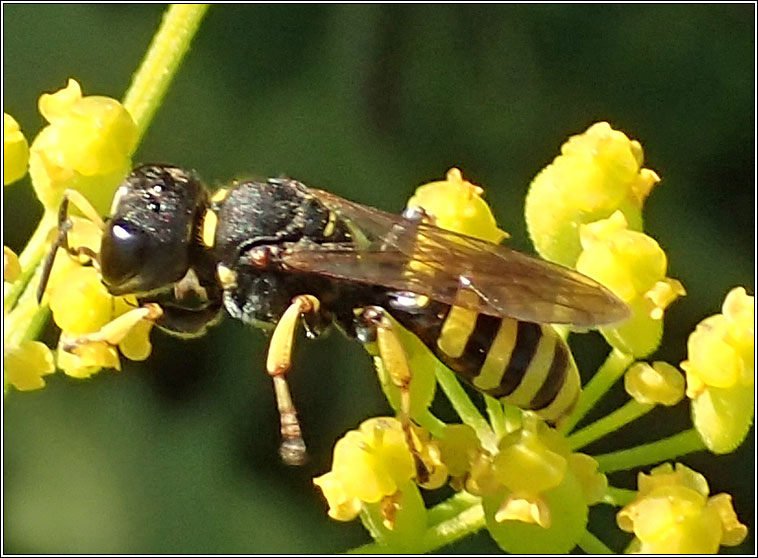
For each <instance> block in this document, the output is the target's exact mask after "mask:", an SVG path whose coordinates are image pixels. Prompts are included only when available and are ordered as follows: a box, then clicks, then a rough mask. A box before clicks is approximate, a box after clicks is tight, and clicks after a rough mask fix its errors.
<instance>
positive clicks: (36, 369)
mask: <svg viewBox="0 0 758 558" xmlns="http://www.w3.org/2000/svg"><path fill="white" fill-rule="evenodd" d="M3 365H4V367H5V370H4V374H5V382H6V383H9V384H11V385H13V387H15V388H16V389H17V390H20V391H29V390H33V389H40V388H43V387H45V380H44V379H43V376H46V375H48V374H52V373H53V372H55V364H54V363H53V355H52V353H51V352H50V349H49V348H48V347H47V345H45V344H44V343H40V342H39V341H24V342H22V343H21V344H20V345H19V346H18V347H6V348H5V349H4V351H3Z"/></svg>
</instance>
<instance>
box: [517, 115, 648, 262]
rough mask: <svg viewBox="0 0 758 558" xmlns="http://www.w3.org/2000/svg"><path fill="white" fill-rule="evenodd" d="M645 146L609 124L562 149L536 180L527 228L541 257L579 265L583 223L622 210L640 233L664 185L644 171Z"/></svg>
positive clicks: (597, 126) (529, 201)
mask: <svg viewBox="0 0 758 558" xmlns="http://www.w3.org/2000/svg"><path fill="white" fill-rule="evenodd" d="M642 160H643V155H642V146H641V145H640V144H639V142H637V141H635V140H630V139H629V138H628V137H627V136H626V135H625V134H623V133H622V132H619V131H617V130H613V129H612V128H611V126H610V125H609V124H608V123H607V122H598V123H596V124H593V125H592V126H590V128H588V129H587V131H586V132H584V133H583V134H580V135H577V136H573V137H571V138H569V140H568V141H567V142H566V143H565V144H563V146H562V147H561V155H559V156H558V157H556V158H555V159H554V160H553V162H552V163H551V164H550V165H548V166H547V167H545V168H544V169H543V170H542V171H540V173H539V174H538V175H537V176H536V177H535V178H534V180H533V181H532V183H531V185H530V187H529V193H528V194H527V198H526V207H525V214H526V223H527V227H528V229H529V235H530V236H531V238H532V242H533V243H534V246H535V248H536V249H537V252H538V253H539V254H540V255H541V256H542V257H543V258H545V259H548V260H551V261H555V262H558V263H561V264H563V265H567V266H573V265H574V263H575V262H576V259H577V257H579V253H580V252H581V245H580V242H579V234H578V231H579V228H580V226H581V225H582V224H586V223H591V222H593V221H598V220H600V219H605V218H607V217H609V216H610V215H612V214H613V213H614V212H616V211H621V212H622V213H623V214H624V216H625V217H626V219H627V222H628V223H629V226H630V228H631V229H633V230H642V216H641V209H642V204H643V202H644V200H645V198H646V197H647V195H648V194H649V193H650V190H651V189H652V188H653V186H654V185H655V184H656V183H657V182H658V181H659V180H660V179H659V178H658V175H656V174H655V172H653V171H652V170H649V169H644V168H641V167H642Z"/></svg>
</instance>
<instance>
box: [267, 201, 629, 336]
mask: <svg viewBox="0 0 758 558" xmlns="http://www.w3.org/2000/svg"><path fill="white" fill-rule="evenodd" d="M312 193H313V195H314V196H315V197H316V198H317V199H318V200H319V201H321V202H322V203H323V204H324V205H325V206H326V207H327V208H328V209H329V210H330V211H333V212H334V213H335V214H336V216H337V217H338V218H339V219H341V220H342V221H343V222H344V223H345V224H346V226H347V227H348V229H349V230H350V231H351V233H352V236H353V241H352V242H349V243H331V244H330V243H327V244H315V243H307V244H294V245H292V246H291V247H290V248H288V249H287V250H286V251H285V252H284V253H283V254H282V256H281V257H282V260H281V262H282V264H283V265H284V266H285V267H286V268H289V269H293V270H299V271H305V272H313V273H318V274H320V275H324V276H327V277H333V278H337V279H346V280H351V281H357V282H362V283H369V284H374V285H380V286H384V287H387V288H390V289H394V290H398V291H410V292H414V293H418V294H423V295H426V296H428V297H429V298H431V299H433V300H437V301H440V302H444V303H447V304H454V305H457V306H462V307H464V308H469V309H471V310H475V311H477V312H480V313H483V314H489V315H492V316H509V317H512V318H516V319H519V320H524V321H531V322H542V323H555V324H572V325H575V326H579V327H591V326H596V325H601V324H606V323H613V322H617V321H620V320H623V319H625V318H626V317H628V315H629V310H628V308H627V306H626V305H625V304H624V303H623V302H621V301H620V300H619V299H618V298H617V297H616V296H614V295H613V294H612V293H611V292H610V291H608V289H606V288H605V287H603V286H602V285H600V284H599V283H597V282H596V281H594V280H592V279H590V278H589V277H586V276H585V275H582V274H581V273H579V272H577V271H574V270H572V269H568V268H565V267H563V266H559V265H557V264H553V263H550V262H547V261H545V260H541V259H538V258H535V257H532V256H528V255H526V254H522V253H520V252H516V251H515V250H511V249H510V248H507V247H505V246H502V245H499V244H492V243H490V242H486V241H483V240H479V239H476V238H472V237H468V236H464V235H461V234H458V233H455V232H452V231H448V230H445V229H441V228H438V227H435V226H432V225H429V224H425V223H418V222H416V221H413V220H410V219H406V218H404V217H402V216H399V215H393V214H391V213H387V212H384V211H381V210H378V209H375V208H371V207H367V206H364V205H361V204H358V203H354V202H351V201H348V200H345V199H343V198H341V197H339V196H336V195H334V194H330V193H328V192H323V191H321V190H312Z"/></svg>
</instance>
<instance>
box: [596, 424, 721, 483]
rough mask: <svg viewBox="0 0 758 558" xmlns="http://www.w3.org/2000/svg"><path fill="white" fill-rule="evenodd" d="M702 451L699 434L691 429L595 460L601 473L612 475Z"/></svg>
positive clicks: (703, 447) (607, 454) (601, 456)
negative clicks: (616, 472)
mask: <svg viewBox="0 0 758 558" xmlns="http://www.w3.org/2000/svg"><path fill="white" fill-rule="evenodd" d="M704 449H706V448H705V444H703V440H702V439H701V438H700V434H698V433H697V430H695V429H694V428H691V429H690V430H685V431H684V432H680V433H679V434H675V435H674V436H670V437H668V438H664V439H663V440H658V441H657V442H651V443H649V444H644V445H641V446H637V447H635V448H630V449H626V450H621V451H614V452H612V453H606V454H603V455H598V456H595V459H596V460H597V462H598V469H599V470H600V471H601V472H603V473H612V472H614V471H626V470H628V469H632V468H634V467H642V466H644V465H650V464H653V463H660V462H662V461H668V460H670V459H674V458H676V457H681V456H682V455H686V454H688V453H692V452H695V451H700V450H704Z"/></svg>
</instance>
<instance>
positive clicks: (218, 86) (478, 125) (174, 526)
mask: <svg viewBox="0 0 758 558" xmlns="http://www.w3.org/2000/svg"><path fill="white" fill-rule="evenodd" d="M162 10H163V7H162V6H159V5H120V6H118V5H113V6H105V5H103V6H99V5H83V6H77V5H64V6H54V5H7V4H6V5H3V47H4V66H3V78H4V79H3V94H4V101H3V108H4V110H5V111H7V112H9V113H11V114H12V115H14V116H15V117H16V119H17V120H18V121H19V123H20V124H21V126H22V128H23V130H24V132H25V133H26V135H27V137H29V138H31V137H33V136H34V134H35V133H36V131H38V130H39V129H40V127H41V126H42V124H43V122H42V119H41V117H40V116H39V115H38V114H37V112H36V102H37V98H38V96H39V94H40V93H42V92H49V91H54V90H56V89H58V88H61V87H63V86H64V85H65V83H66V80H67V78H69V77H75V78H76V79H77V80H78V81H79V82H80V83H81V84H82V88H83V89H84V92H85V93H86V94H105V95H110V96H113V97H116V98H119V97H121V95H122V94H123V92H124V91H125V90H126V88H127V86H128V84H129V81H130V78H131V74H132V72H133V71H134V70H135V68H136V67H137V66H138V64H139V62H140V59H141V56H142V54H143V53H144V52H145V49H146V47H147V45H148V43H149V41H150V38H151V36H152V34H153V33H154V31H155V29H156V27H157V25H158V22H159V19H160V16H161V13H162ZM754 17H755V7H754V6H753V5H749V4H742V5H732V6H729V5H718V6H716V5H714V6H708V5H669V6H666V5H649V6H647V5H612V6H591V5H574V6H570V5H554V6H551V5H526V6H516V5H486V6H463V5H461V6H455V5H440V6H433V5H421V6H402V5H389V6H381V5H359V6H350V5H294V6H280V5H259V6H255V5H246V6H233V5H220V6H216V7H213V8H212V9H211V10H210V12H209V14H208V16H207V19H206V20H205V22H204V23H203V25H202V27H201V29H200V31H199V34H198V36H197V37H196V41H195V42H194V45H193V49H192V50H191V52H190V53H189V55H188V56H187V58H186V60H185V62H184V64H183V66H182V68H181V70H180V71H179V73H178V75H177V77H176V80H175V83H174V84H173V86H172V87H171V89H170V91H169V93H168V95H167V97H166V99H165V102H164V104H163V106H162V107H161V109H160V110H159V112H158V113H157V116H156V118H155V120H154V122H153V124H152V126H151V127H150V129H149V131H148V133H147V135H146V137H145V139H144V141H143V143H142V144H141V146H140V148H139V150H138V152H137V154H136V157H135V162H156V161H162V162H172V163H175V164H178V165H185V166H189V167H193V168H195V169H197V170H198V171H199V172H200V174H201V175H202V176H204V177H205V178H206V179H207V180H208V181H209V183H211V184H218V183H220V182H223V181H224V180H228V179H230V178H232V177H234V176H240V175H244V174H248V175H251V174H252V175H261V176H262V175H279V174H287V175H289V176H293V177H297V178H299V179H301V180H303V181H305V182H306V183H308V184H311V185H314V186H318V187H320V188H326V189H329V190H332V191H334V192H336V193H339V194H341V195H344V196H347V197H350V198H353V199H355V200H357V201H360V202H363V203H366V204H370V205H375V206H378V207H381V208H383V209H387V210H391V211H398V210H400V209H401V208H402V206H403V205H404V201H405V200H406V199H407V197H408V196H409V195H410V193H411V192H412V191H413V188H414V187H416V186H417V185H419V184H421V183H424V182H428V181H430V180H433V179H439V178H441V177H442V176H444V173H445V171H446V170H447V169H448V168H449V167H451V166H454V165H455V166H459V167H460V168H461V169H462V170H463V172H464V175H465V176H466V177H468V178H470V179H471V180H472V181H474V182H476V183H479V184H482V185H484V186H485V187H486V189H487V196H488V200H489V201H490V202H491V205H492V207H493V208H494V211H495V214H496V216H497V218H498V220H499V222H500V224H501V226H503V228H506V229H507V230H509V231H510V232H511V233H512V234H513V239H512V242H511V245H512V246H514V247H516V248H519V249H524V250H529V244H528V240H527V236H526V233H525V226H524V224H523V199H524V195H525V193H526V188H527V186H528V184H529V182H530V180H531V179H532V177H533V176H534V175H535V174H536V173H537V172H538V171H539V170H540V169H541V168H542V167H544V166H545V165H546V164H548V163H549V162H550V161H551V160H552V158H553V157H555V156H556V155H557V154H558V150H559V147H560V145H561V143H562V142H563V141H565V139H566V138H567V137H568V136H569V135H571V134H575V133H580V132H582V131H584V130H585V129H586V128H587V127H588V126H589V125H590V124H592V123H593V122H596V121H599V120H608V121H610V122H611V124H612V125H613V126H614V127H615V128H617V129H621V130H623V131H624V132H626V133H627V134H628V135H629V136H630V137H632V138H635V139H638V140H640V141H641V142H642V145H643V147H644V149H645V159H646V160H645V165H646V166H647V167H649V168H652V169H654V170H655V171H656V172H658V173H659V174H660V176H661V177H662V179H663V180H662V182H661V184H660V185H659V186H658V187H657V188H656V189H655V190H654V192H653V193H652V195H651V197H650V198H649V201H648V202H647V205H646V208H645V215H646V230H647V232H648V233H649V234H651V235H652V236H654V237H655V238H656V239H658V240H659V242H660V243H661V245H662V246H663V247H664V249H665V250H666V251H667V254H668V255H669V258H670V272H669V274H670V275H671V276H673V277H676V278H679V279H680V280H682V281H683V283H684V284H685V285H686V287H687V290H688V296H687V297H686V298H685V299H683V300H681V301H678V302H677V303H676V304H675V305H674V307H673V308H672V309H671V311H670V312H668V314H667V317H666V323H667V329H666V333H665V337H664V346H663V347H662V348H661V349H660V350H659V352H658V354H657V355H656V357H657V358H661V359H666V360H668V361H670V362H672V363H678V362H680V361H681V360H684V358H685V357H686V336H687V334H688V333H689V332H690V331H691V330H692V329H693V328H694V326H695V324H696V323H697V322H698V321H699V320H701V319H702V318H704V317H705V316H707V315H710V314H713V313H716V312H717V311H719V309H720V305H721V301H722V300H723V297H724V296H725V294H726V293H727V292H728V290H729V289H730V288H732V287H733V286H736V285H744V286H746V287H747V288H748V291H749V292H750V293H752V292H753V290H754V264H755V253H754V240H755V235H754V230H755V218H754V215H755V213H754V210H755V188H754V186H755V183H754V176H755V143H754V141H755V130H754V122H755V112H754V109H755V99H754V80H755V71H754V65H753V63H754V53H755V52H754V49H755V44H754V37H755V28H754ZM3 194H4V198H5V199H4V201H5V205H4V209H3V218H4V224H3V233H4V236H5V244H8V245H10V246H11V247H13V248H16V249H19V248H21V247H22V246H23V243H24V241H25V239H26V238H27V237H28V235H29V234H30V232H31V231H32V229H33V226H34V223H35V220H36V218H37V217H38V215H39V213H40V210H39V207H38V206H37V205H36V202H35V201H34V199H33V197H32V196H31V194H30V192H29V188H28V183H19V184H16V185H14V186H11V187H9V188H6V189H4V191H3ZM153 338H154V342H155V350H154V354H153V355H152V356H151V357H150V359H149V360H148V362H147V363H146V364H133V363H128V364H127V365H126V366H125V369H124V370H123V371H122V372H120V373H117V372H113V371H105V372H102V373H100V374H99V375H98V376H97V377H95V378H94V379H93V380H92V381H84V382H82V381H76V380H73V379H68V378H66V377H64V376H63V375H60V374H58V375H56V376H55V377H51V378H50V380H49V385H48V387H47V388H45V389H44V390H41V391H38V392H33V393H19V392H11V393H9V395H8V396H7V397H6V398H5V399H4V402H3V405H4V409H3V419H4V426H3V437H4V440H3V441H4V446H3V449H4V456H3V481H4V493H3V508H4V509H3V511H4V519H3V527H4V535H5V540H4V551H6V552H16V553H26V552H29V553H37V552H42V553H46V552H47V553H66V552H73V553H88V552H89V553H99V552H127V553H141V552H142V553H144V552H149V553H152V552H170V553H189V552H197V553H210V552H225V553H232V552H237V553H310V552H337V551H342V550H344V549H347V548H350V547H352V546H355V545H357V544H360V543H362V542H365V541H366V540H368V535H367V534H366V533H365V532H364V531H363V529H362V528H361V527H360V525H359V524H358V523H357V522H353V523H351V524H342V523H337V522H334V521H331V520H329V519H328V518H327V516H326V513H325V510H326V507H325V503H324V502H323V500H322V498H321V496H320V494H319V493H317V492H316V491H315V490H314V489H313V487H312V485H311V477H313V476H315V475H317V474H320V473H322V472H324V471H326V470H327V469H328V467H329V463H330V452H331V447H332V445H333V444H334V442H335V440H336V439H337V438H339V437H340V436H341V435H342V434H343V433H344V432H345V431H346V430H347V429H349V428H353V427H355V426H357V425H358V424H359V422H360V421H361V420H363V419H364V418H367V417H369V416H374V415H378V414H384V413H387V412H388V407H387V405H386V403H385V402H384V400H383V399H382V397H381V393H380V389H379V387H378V384H377V381H376V379H375V376H374V374H373V372H372V366H371V362H370V360H369V358H368V357H367V355H366V354H365V353H364V352H363V350H362V349H361V347H360V346H359V345H358V344H356V343H351V342H349V341H347V340H345V339H343V338H341V337H340V336H339V335H331V336H329V337H328V338H327V339H324V340H323V341H319V342H316V343H300V345H299V348H298V352H297V358H296V363H295V365H296V368H295V371H294V373H293V374H292V383H293V390H294V394H295V397H296V399H297V402H298V404H299V406H300V411H301V417H302V420H303V424H304V428H305V433H306V437H307V441H308V443H309V445H310V449H311V452H312V460H311V462H310V463H309V464H308V465H307V466H305V467H304V468H302V469H300V470H296V469H295V470H293V469H288V468H286V467H284V466H283V465H281V464H280V463H279V462H278V460H277V456H276V447H277V443H278V424H277V415H276V411H275V407H274V401H273V397H272V393H271V387H270V384H269V379H268V378H267V377H266V375H265V373H264V372H263V355H264V350H265V344H266V341H265V337H264V335H262V334H261V333H260V332H258V331H252V330H247V329H245V328H243V327H242V326H241V325H240V324H239V323H236V322H234V321H232V320H226V321H224V323H223V324H222V325H220V326H219V327H217V328H216V329H215V330H213V331H212V332H211V333H210V334H209V335H208V336H207V337H206V338H205V339H204V340H200V341H191V342H187V341H179V340H175V339H170V338H167V337H166V336H165V335H162V334H160V333H156V334H155V335H154V336H153ZM576 341H577V343H576V345H577V359H578V361H579V364H580V366H581V367H582V368H583V370H584V371H585V372H587V371H591V370H593V369H594V367H596V366H597V364H598V363H599V362H600V361H601V360H602V358H603V351H604V350H605V349H604V345H603V344H602V342H600V341H598V339H597V337H596V336H594V335H588V336H582V337H577V338H576ZM614 394H615V395H617V396H618V397H617V399H616V401H615V402H614V401H610V402H609V403H606V404H605V408H607V409H610V408H613V406H614V405H617V404H618V401H620V400H622V397H621V395H620V391H619V390H618V389H617V390H615V392H614ZM611 399H612V398H611ZM440 412H441V413H442V414H445V413H446V409H445V408H442V410H441V411H440ZM686 423H687V410H686V406H685V405H682V406H681V408H680V409H678V410H674V411H663V410H657V411H656V412H654V413H653V414H652V416H651V417H648V418H647V420H645V421H641V422H640V423H635V424H634V425H633V426H631V427H629V428H627V429H623V430H622V431H621V432H619V433H618V435H616V436H613V437H611V439H610V440H607V441H603V442H599V443H597V444H595V445H594V446H593V447H591V448H590V449H592V450H594V451H593V452H594V453H598V452H603V451H608V450H609V449H612V448H619V447H625V446H627V445H628V444H630V443H632V442H633V441H635V440H637V441H639V440H651V439H654V438H658V437H662V436H664V435H666V434H668V433H671V432H674V431H676V430H677V429H681V428H682V427H683V426H685V425H686ZM753 436H754V434H753V432H751V434H750V440H749V441H748V442H747V443H746V444H745V445H744V446H743V447H742V448H741V449H740V450H739V451H738V452H737V453H735V454H732V455H728V456H724V457H720V458H716V457H713V456H710V455H706V454H702V455H694V456H690V457H688V458H686V459H684V460H683V461H684V462H685V463H688V464H690V465H691V466H693V467H695V468H696V469H698V470H700V471H702V472H705V473H706V474H707V475H708V479H709V482H710V486H711V490H712V491H713V493H718V492H723V491H727V492H729V493H731V494H733V495H734V499H735V506H736V508H737V510H738V513H739V516H740V518H741V520H742V521H743V522H744V523H746V524H748V525H749V526H750V528H751V533H750V537H749V538H748V540H747V541H746V542H745V543H744V544H743V545H742V546H741V547H739V548H737V549H731V550H732V551H734V550H737V551H742V552H749V550H750V549H751V548H752V547H753V544H754V532H753V527H754V525H755V521H754V515H753V509H754V496H755V494H754V482H755V460H754V457H753V454H754V443H753V441H752V439H753ZM612 482H614V483H615V484H616V485H619V486H629V487H631V486H633V482H634V475H632V474H627V475H616V476H614V477H612ZM592 522H593V524H595V525H597V526H598V527H597V528H596V529H595V532H596V533H598V534H599V535H600V536H601V538H602V539H603V540H604V541H606V542H607V543H608V544H611V545H612V546H613V547H614V548H616V549H620V548H623V545H624V544H625V543H626V541H628V537H627V536H626V535H623V534H621V533H620V532H618V530H617V529H616V528H615V527H614V521H613V514H612V512H611V510H610V509H609V508H607V507H597V508H596V509H594V510H593V512H592ZM447 550H448V551H452V552H470V553H478V552H479V553H481V552H497V551H498V549H497V547H496V546H494V544H493V543H491V542H490V541H489V539H488V537H487V536H486V535H485V534H480V535H478V536H476V537H472V538H471V539H469V540H467V541H465V542H463V543H460V544H458V545H456V546H454V547H450V548H449V549H447Z"/></svg>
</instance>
